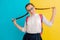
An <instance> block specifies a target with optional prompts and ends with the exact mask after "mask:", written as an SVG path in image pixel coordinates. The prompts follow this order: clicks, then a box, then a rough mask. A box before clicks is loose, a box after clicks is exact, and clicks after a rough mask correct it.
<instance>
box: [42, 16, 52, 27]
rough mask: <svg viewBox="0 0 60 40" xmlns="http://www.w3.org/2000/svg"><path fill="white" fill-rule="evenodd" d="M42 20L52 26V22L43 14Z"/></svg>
mask: <svg viewBox="0 0 60 40" xmlns="http://www.w3.org/2000/svg"><path fill="white" fill-rule="evenodd" d="M43 22H44V23H45V24H46V25H48V26H52V22H51V21H48V20H47V19H46V18H45V16H44V15H43Z"/></svg>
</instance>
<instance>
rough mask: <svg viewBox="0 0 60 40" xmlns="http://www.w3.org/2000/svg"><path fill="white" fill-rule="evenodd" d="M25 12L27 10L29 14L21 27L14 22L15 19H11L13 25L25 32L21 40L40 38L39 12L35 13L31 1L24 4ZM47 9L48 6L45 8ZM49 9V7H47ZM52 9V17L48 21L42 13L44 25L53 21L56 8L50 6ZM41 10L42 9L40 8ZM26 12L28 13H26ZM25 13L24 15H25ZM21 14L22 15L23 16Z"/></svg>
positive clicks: (40, 39)
mask: <svg viewBox="0 0 60 40" xmlns="http://www.w3.org/2000/svg"><path fill="white" fill-rule="evenodd" d="M25 8H26V10H27V12H29V14H31V15H30V16H29V17H28V20H27V22H25V26H24V27H21V26H20V25H18V24H17V23H16V19H13V23H14V24H15V26H16V27H17V28H18V29H20V30H21V31H23V32H25V35H24V37H23V40H42V38H41V35H40V33H41V28H42V27H41V26H42V25H41V18H40V15H39V14H36V11H35V10H36V9H37V8H35V6H34V5H33V4H32V3H28V4H27V5H26V6H25ZM46 9H48V8H46ZM49 9H50V8H49ZM51 9H52V17H51V19H50V21H48V20H47V19H46V18H45V16H44V15H42V22H44V23H45V24H46V25H48V26H51V25H52V24H53V22H54V17H55V14H56V9H55V7H51ZM41 10H43V9H41ZM27 14H28V13H27ZM27 14H26V15H27ZM26 15H24V16H26ZM24 16H23V17H24Z"/></svg>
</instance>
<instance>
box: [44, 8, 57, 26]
mask: <svg viewBox="0 0 60 40" xmlns="http://www.w3.org/2000/svg"><path fill="white" fill-rule="evenodd" d="M55 13H56V9H55V7H52V17H51V19H50V21H48V20H47V19H46V18H45V16H44V15H43V22H44V23H45V24H46V25H48V26H52V24H53V22H54V17H55Z"/></svg>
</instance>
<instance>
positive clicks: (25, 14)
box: [16, 3, 34, 20]
mask: <svg viewBox="0 0 60 40" xmlns="http://www.w3.org/2000/svg"><path fill="white" fill-rule="evenodd" d="M28 5H32V6H33V7H34V5H33V4H32V3H28V4H26V6H25V9H26V7H27V6H28ZM28 14H29V13H28V12H27V13H26V14H25V15H23V16H20V17H18V18H16V20H17V19H20V18H23V17H25V16H26V15H28Z"/></svg>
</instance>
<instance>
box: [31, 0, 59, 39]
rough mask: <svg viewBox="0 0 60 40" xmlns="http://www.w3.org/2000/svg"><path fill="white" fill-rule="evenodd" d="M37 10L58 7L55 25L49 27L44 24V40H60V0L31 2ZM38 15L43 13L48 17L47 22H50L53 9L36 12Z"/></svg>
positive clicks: (34, 0)
mask: <svg viewBox="0 0 60 40" xmlns="http://www.w3.org/2000/svg"><path fill="white" fill-rule="evenodd" d="M30 2H31V3H33V4H34V5H35V7H36V8H49V7H53V6H55V7H56V16H55V20H54V24H53V25H52V26H51V27H49V26H47V25H45V24H43V34H42V39H43V40H60V5H59V4H60V0H30ZM36 11H37V13H42V14H43V15H45V16H46V18H47V20H50V18H51V15H52V9H48V10H36Z"/></svg>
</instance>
